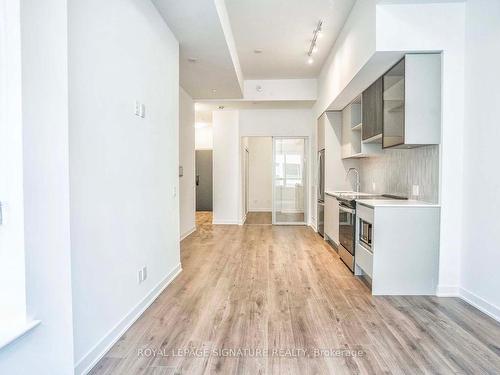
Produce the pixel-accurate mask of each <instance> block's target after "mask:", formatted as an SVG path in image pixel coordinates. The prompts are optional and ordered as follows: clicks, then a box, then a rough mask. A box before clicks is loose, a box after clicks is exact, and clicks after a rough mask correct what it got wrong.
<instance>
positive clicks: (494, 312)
mask: <svg viewBox="0 0 500 375" xmlns="http://www.w3.org/2000/svg"><path fill="white" fill-rule="evenodd" d="M459 297H460V298H461V299H463V300H464V301H465V302H467V303H468V304H470V305H472V306H474V307H475V308H476V309H478V310H480V311H482V312H483V313H485V314H486V315H488V316H490V317H491V318H493V319H495V320H496V321H497V322H500V307H498V306H495V305H493V304H491V303H489V302H488V301H486V300H484V299H483V298H481V297H479V296H478V295H476V294H474V293H472V292H470V291H468V290H466V289H464V288H460V296H459Z"/></svg>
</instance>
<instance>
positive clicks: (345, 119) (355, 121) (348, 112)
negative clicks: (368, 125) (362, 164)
mask: <svg viewBox="0 0 500 375" xmlns="http://www.w3.org/2000/svg"><path fill="white" fill-rule="evenodd" d="M360 125H361V104H360V103H351V104H349V105H347V106H346V107H345V108H344V109H343V110H342V158H344V159H345V158H351V157H356V156H357V155H359V154H360V153H361V132H360Z"/></svg>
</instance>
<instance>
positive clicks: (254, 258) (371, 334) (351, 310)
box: [92, 214, 500, 375]
mask: <svg viewBox="0 0 500 375" xmlns="http://www.w3.org/2000/svg"><path fill="white" fill-rule="evenodd" d="M201 216H203V217H199V218H198V219H199V223H198V230H197V232H195V233H194V234H192V235H190V236H189V237H188V238H187V239H185V240H184V241H183V242H182V244H181V258H182V267H183V272H182V273H181V274H180V275H179V276H178V277H177V279H175V280H174V281H173V282H172V284H171V285H170V286H168V287H167V288H166V289H165V291H164V292H163V293H162V294H161V295H160V296H159V297H158V299H157V300H156V301H155V302H154V303H153V304H152V305H151V307H150V308H149V309H148V310H147V311H146V312H145V313H144V314H143V316H142V317H140V318H139V319H138V320H137V322H136V323H134V324H133V325H132V327H131V328H130V329H129V330H128V331H127V332H126V333H125V334H124V335H123V337H122V338H121V339H120V340H119V341H118V342H117V343H116V344H115V345H114V346H113V347H112V348H111V350H110V351H109V352H108V353H107V354H106V355H105V357H104V358H103V359H102V360H101V361H100V362H99V363H98V364H97V366H96V367H95V368H94V369H93V371H92V374H101V375H102V374H120V375H124V374H131V375H132V374H133V375H139V374H155V375H156V374H165V375H170V374H252V375H254V374H297V375H308V374H499V373H500V348H499V341H500V325H499V324H498V323H497V322H495V321H494V320H492V319H490V318H489V317H487V316H486V315H484V314H482V313H481V312H479V311H478V310H476V309H475V308H473V307H472V306H470V305H468V304H466V303H465V302H463V301H461V300H460V299H458V298H437V297H408V296H407V297H373V296H371V294H370V290H369V288H368V287H367V285H366V284H365V283H364V282H362V281H361V280H360V279H358V278H356V277H355V276H353V275H352V274H351V273H350V272H349V270H348V269H347V268H346V266H345V265H344V264H343V263H342V262H341V261H340V260H339V257H338V256H337V255H336V254H335V253H334V252H333V251H332V249H331V248H330V247H329V246H328V245H327V244H326V243H325V242H324V241H323V239H322V238H321V237H319V236H318V235H317V234H316V233H315V232H314V231H312V230H311V229H310V228H308V227H306V226H271V225H244V226H238V225H211V218H210V219H209V218H208V217H209V216H210V215H209V214H202V215H201ZM224 350H225V351H224ZM154 351H156V352H154Z"/></svg>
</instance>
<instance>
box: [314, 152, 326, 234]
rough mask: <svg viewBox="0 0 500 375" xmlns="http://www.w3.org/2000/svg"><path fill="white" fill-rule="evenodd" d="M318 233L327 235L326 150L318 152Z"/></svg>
mask: <svg viewBox="0 0 500 375" xmlns="http://www.w3.org/2000/svg"><path fill="white" fill-rule="evenodd" d="M317 178H318V180H317V184H316V186H317V187H318V191H317V196H318V212H317V218H318V233H319V234H320V235H321V236H322V237H323V236H324V235H325V150H320V151H319V152H318V177H317Z"/></svg>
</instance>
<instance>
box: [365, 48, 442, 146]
mask: <svg viewBox="0 0 500 375" xmlns="http://www.w3.org/2000/svg"><path fill="white" fill-rule="evenodd" d="M382 85H383V100H382V105H383V132H382V133H383V135H382V145H383V147H384V148H389V147H395V148H411V147H418V146H424V145H431V144H439V143H440V140H441V55H440V54H408V55H406V56H405V57H404V58H403V59H402V60H401V61H400V62H398V63H397V64H396V65H395V66H394V67H392V68H391V69H390V70H389V71H388V72H387V73H386V74H385V75H384V76H383V83H382ZM363 125H364V124H363Z"/></svg>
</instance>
